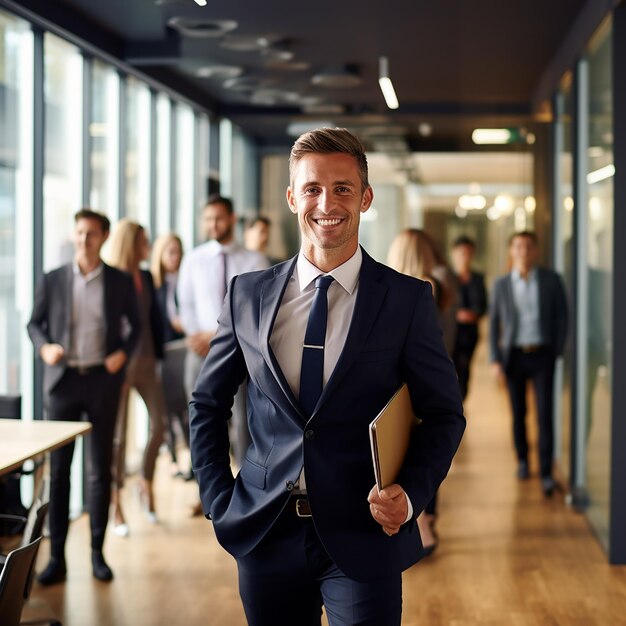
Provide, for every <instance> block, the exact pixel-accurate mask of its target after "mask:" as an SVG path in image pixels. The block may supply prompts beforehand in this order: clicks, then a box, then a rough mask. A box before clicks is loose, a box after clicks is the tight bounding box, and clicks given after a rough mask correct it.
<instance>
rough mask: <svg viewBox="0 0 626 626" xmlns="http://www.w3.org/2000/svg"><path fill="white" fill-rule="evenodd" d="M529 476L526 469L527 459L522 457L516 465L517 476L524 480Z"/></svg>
mask: <svg viewBox="0 0 626 626" xmlns="http://www.w3.org/2000/svg"><path fill="white" fill-rule="evenodd" d="M529 476H530V472H529V471H528V461H525V460H524V459H522V460H521V461H520V462H519V464H518V466H517V478H518V479H519V480H526V479H527V478H528V477H529Z"/></svg>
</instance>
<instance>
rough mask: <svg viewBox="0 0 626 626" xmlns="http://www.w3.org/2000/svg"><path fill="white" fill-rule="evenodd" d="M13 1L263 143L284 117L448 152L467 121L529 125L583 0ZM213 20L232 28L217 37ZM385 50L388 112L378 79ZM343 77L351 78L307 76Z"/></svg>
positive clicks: (280, 139)
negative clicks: (325, 82)
mask: <svg viewBox="0 0 626 626" xmlns="http://www.w3.org/2000/svg"><path fill="white" fill-rule="evenodd" d="M20 4H22V5H26V6H29V7H30V8H32V9H33V10H38V9H39V10H41V11H42V12H44V13H45V14H46V15H47V16H48V17H49V18H50V19H52V18H54V19H55V21H59V22H61V23H63V24H65V25H66V27H67V29H68V30H73V31H76V32H77V34H78V35H79V36H80V37H82V38H84V39H87V40H91V41H92V42H94V43H95V44H96V45H100V46H101V47H103V48H105V49H106V50H107V51H108V52H109V53H111V54H114V55H115V56H119V57H121V58H123V60H124V61H125V62H126V63H128V64H130V65H132V66H134V67H136V68H137V69H139V70H140V71H142V72H143V73H145V74H149V75H151V76H153V77H155V78H157V79H158V80H160V81H161V82H164V83H168V84H170V85H172V86H174V88H176V89H178V90H179V91H183V92H184V93H185V94H186V95H187V96H188V97H190V98H192V99H193V100H195V101H196V102H198V103H200V104H203V105H204V106H206V107H207V108H210V109H212V110H214V111H216V112H217V113H219V114H220V115H226V116H228V117H230V118H231V119H232V120H233V122H235V123H236V124H238V125H239V126H241V127H242V128H243V129H244V130H245V131H246V132H247V133H249V134H250V135H252V137H253V138H254V139H255V140H256V141H257V142H258V144H259V145H261V146H266V147H279V146H283V145H288V144H290V143H291V142H292V140H293V137H291V136H290V135H289V133H288V127H289V126H290V124H293V123H301V122H302V123H309V122H310V121H311V120H319V121H324V122H330V123H332V124H338V125H347V126H350V127H353V128H356V129H358V130H359V131H360V132H361V133H362V134H363V136H364V137H365V138H366V139H368V140H369V139H372V141H373V143H374V144H375V143H376V142H377V141H379V142H380V141H382V142H383V143H384V142H385V141H389V140H390V139H391V140H393V139H399V140H401V141H404V142H406V144H407V145H408V146H409V148H410V149H412V150H419V149H443V150H454V149H464V148H467V147H468V145H469V137H470V131H471V129H472V128H473V127H475V126H479V125H480V126H528V125H529V124H532V116H531V101H532V99H533V95H534V92H535V90H536V89H537V86H538V84H539V82H540V80H541V77H542V74H543V72H544V71H545V69H546V67H547V66H548V64H549V63H550V61H551V59H552V58H553V57H554V55H555V54H556V51H557V50H558V48H559V46H560V45H561V43H562V42H563V40H564V38H565V36H566V34H567V32H568V30H569V29H570V28H571V26H572V24H573V22H574V20H575V18H576V16H577V14H578V13H579V11H580V9H581V7H582V5H583V4H584V0H506V1H502V0H480V1H478V2H471V1H469V0H390V1H387V2H372V3H364V2H362V1H360V0H359V1H357V0H335V1H328V0H317V2H310V3H309V2H303V3H286V2H284V1H280V0H265V1H263V2H261V1H250V0H248V1H245V2H237V1H235V0H228V1H226V0H208V5H207V6H205V7H199V6H197V5H196V4H195V2H193V0H106V1H100V2H97V1H94V0H54V2H49V1H48V2H44V1H42V0H22V1H21V2H20ZM172 20H173V21H172ZM218 21H225V22H228V23H227V24H226V25H225V26H226V27H234V28H233V29H232V30H230V31H229V32H227V33H226V34H222V35H220V34H219V32H220V31H219V28H218V26H219V24H218V23H217V22H218ZM168 24H169V26H168ZM172 25H175V26H172ZM201 30H204V31H205V32H206V33H208V34H209V35H211V36H203V37H199V36H197V35H198V34H199V33H200V31H201ZM184 31H186V32H187V33H190V34H185V32H184ZM381 56H386V57H387V58H388V60H389V70H390V71H389V74H390V76H391V78H392V80H393V83H394V85H395V89H396V93H397V95H398V99H399V101H400V108H399V109H398V110H396V111H391V110H389V109H388V108H387V107H386V105H385V102H384V100H383V97H382V95H381V91H380V88H379V85H378V74H379V57H381ZM198 72H200V73H204V74H205V76H206V77H199V76H198ZM238 73H239V75H237V74H238ZM346 73H347V75H348V78H349V79H352V80H353V81H354V82H358V84H357V85H355V86H353V87H329V86H322V85H316V84H313V82H312V78H313V77H314V76H316V75H320V74H322V75H324V76H326V77H327V76H328V74H331V75H334V76H336V75H338V74H339V75H345V74H346ZM229 77H230V80H229ZM429 131H430V133H429Z"/></svg>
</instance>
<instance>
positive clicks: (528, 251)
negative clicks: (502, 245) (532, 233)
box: [509, 237, 537, 271]
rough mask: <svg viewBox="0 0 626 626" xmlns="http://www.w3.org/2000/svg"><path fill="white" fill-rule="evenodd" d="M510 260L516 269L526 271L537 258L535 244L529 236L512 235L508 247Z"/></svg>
mask: <svg viewBox="0 0 626 626" xmlns="http://www.w3.org/2000/svg"><path fill="white" fill-rule="evenodd" d="M509 254H510V255H511V262H512V263H513V267H514V268H515V269H517V270H525V271H528V270H530V269H532V268H533V266H534V265H535V261H536V260H537V246H536V245H535V242H534V241H533V240H532V239H531V238H530V237H514V238H513V241H511V245H510V247H509Z"/></svg>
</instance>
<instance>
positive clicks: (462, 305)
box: [451, 235, 487, 399]
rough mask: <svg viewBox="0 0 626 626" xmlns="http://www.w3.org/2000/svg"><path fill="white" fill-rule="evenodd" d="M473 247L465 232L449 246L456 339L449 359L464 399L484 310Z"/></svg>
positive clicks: (484, 296)
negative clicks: (455, 291)
mask: <svg viewBox="0 0 626 626" xmlns="http://www.w3.org/2000/svg"><path fill="white" fill-rule="evenodd" d="M475 251H476V244H475V243H474V241H473V239H470V238H469V237H467V236H466V235H462V236H461V237H459V238H457V239H456V241H455V242H454V244H453V246H452V255H451V256H452V267H453V269H454V273H455V275H456V278H457V282H458V299H459V302H458V308H457V310H456V322H457V329H456V340H455V343H454V349H453V351H452V360H453V361H454V366H455V367H456V372H457V375H458V377H459V385H460V386H461V395H462V396H463V399H465V396H467V388H468V383H469V378H470V364H471V361H472V356H473V354H474V350H475V349H476V344H477V343H478V321H479V320H480V318H481V317H482V316H483V315H484V314H485V311H486V310H487V291H486V289H485V279H484V276H483V275H482V274H479V273H478V272H474V271H473V270H472V261H473V259H474V253H475Z"/></svg>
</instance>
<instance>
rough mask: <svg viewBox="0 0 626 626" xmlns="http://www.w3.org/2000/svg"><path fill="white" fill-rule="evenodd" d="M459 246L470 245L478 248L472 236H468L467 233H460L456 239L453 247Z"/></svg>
mask: <svg viewBox="0 0 626 626" xmlns="http://www.w3.org/2000/svg"><path fill="white" fill-rule="evenodd" d="M459 246H469V247H470V248H472V249H474V250H475V249H476V243H475V242H474V240H473V239H472V238H471V237H468V236H467V235H460V236H459V237H457V238H456V239H455V240H454V243H453V244H452V247H453V248H458V247H459Z"/></svg>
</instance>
